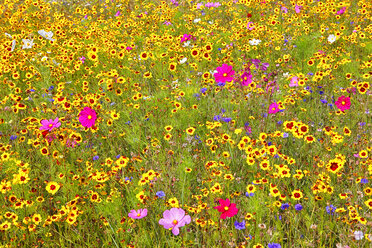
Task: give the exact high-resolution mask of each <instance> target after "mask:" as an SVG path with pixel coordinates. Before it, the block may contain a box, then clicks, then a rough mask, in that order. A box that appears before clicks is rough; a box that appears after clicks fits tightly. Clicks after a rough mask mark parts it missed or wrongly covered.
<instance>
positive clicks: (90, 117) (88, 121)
mask: <svg viewBox="0 0 372 248" xmlns="http://www.w3.org/2000/svg"><path fill="white" fill-rule="evenodd" d="M96 119H97V115H96V111H94V110H93V109H91V108H88V107H85V108H84V109H83V110H82V111H81V112H80V113H79V121H80V123H81V125H82V126H83V127H92V126H93V125H94V123H95V122H96Z"/></svg>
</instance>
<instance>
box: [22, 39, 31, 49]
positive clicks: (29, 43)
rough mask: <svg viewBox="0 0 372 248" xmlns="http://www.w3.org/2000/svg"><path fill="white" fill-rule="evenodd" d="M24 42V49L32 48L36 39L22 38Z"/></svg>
mask: <svg viewBox="0 0 372 248" xmlns="http://www.w3.org/2000/svg"><path fill="white" fill-rule="evenodd" d="M22 42H23V46H22V49H30V48H32V47H33V45H34V40H30V39H22Z"/></svg>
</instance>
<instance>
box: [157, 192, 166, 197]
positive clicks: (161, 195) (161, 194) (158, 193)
mask: <svg viewBox="0 0 372 248" xmlns="http://www.w3.org/2000/svg"><path fill="white" fill-rule="evenodd" d="M156 196H157V197H159V198H163V197H164V196H165V193H164V191H158V192H156Z"/></svg>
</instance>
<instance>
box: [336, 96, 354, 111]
mask: <svg viewBox="0 0 372 248" xmlns="http://www.w3.org/2000/svg"><path fill="white" fill-rule="evenodd" d="M335 105H336V106H337V108H339V109H340V110H341V111H345V110H347V109H349V108H350V105H351V104H350V98H349V97H346V96H340V97H339V98H338V99H337V101H336V102H335Z"/></svg>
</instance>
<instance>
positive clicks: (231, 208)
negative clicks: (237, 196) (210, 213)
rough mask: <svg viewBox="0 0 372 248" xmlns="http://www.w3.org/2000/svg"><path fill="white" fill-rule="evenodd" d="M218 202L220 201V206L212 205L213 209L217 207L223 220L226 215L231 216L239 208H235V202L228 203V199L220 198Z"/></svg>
mask: <svg viewBox="0 0 372 248" xmlns="http://www.w3.org/2000/svg"><path fill="white" fill-rule="evenodd" d="M218 202H219V203H220V206H217V207H214V209H217V210H218V212H220V213H222V214H221V216H220V218H221V219H223V220H224V219H226V218H227V217H233V216H234V215H236V214H237V213H238V212H239V209H237V208H236V204H235V203H230V200H229V199H226V200H224V199H220V200H219V201H218Z"/></svg>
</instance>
